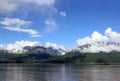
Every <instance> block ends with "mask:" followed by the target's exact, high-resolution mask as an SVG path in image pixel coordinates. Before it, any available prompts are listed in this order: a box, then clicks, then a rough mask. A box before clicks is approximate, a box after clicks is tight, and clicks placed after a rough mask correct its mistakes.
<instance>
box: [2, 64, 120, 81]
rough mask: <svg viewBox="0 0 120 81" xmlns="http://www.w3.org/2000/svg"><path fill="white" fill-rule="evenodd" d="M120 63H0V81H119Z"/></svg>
mask: <svg viewBox="0 0 120 81" xmlns="http://www.w3.org/2000/svg"><path fill="white" fill-rule="evenodd" d="M119 75H120V66H119V65H117V66H116V65H108V66H107V65H106V66H104V65H91V66H81V65H70V64H0V81H119V80H120V77H119Z"/></svg>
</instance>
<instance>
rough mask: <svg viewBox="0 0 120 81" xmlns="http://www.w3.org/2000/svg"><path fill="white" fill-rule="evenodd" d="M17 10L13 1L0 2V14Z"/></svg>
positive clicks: (1, 0)
mask: <svg viewBox="0 0 120 81" xmlns="http://www.w3.org/2000/svg"><path fill="white" fill-rule="evenodd" d="M16 8H17V4H16V2H15V1H14V0H0V12H6V11H7V12H12V11H15V10H16Z"/></svg>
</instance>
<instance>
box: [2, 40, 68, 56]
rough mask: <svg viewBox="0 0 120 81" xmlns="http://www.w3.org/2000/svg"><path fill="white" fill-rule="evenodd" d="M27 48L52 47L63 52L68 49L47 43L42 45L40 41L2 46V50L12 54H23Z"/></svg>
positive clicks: (17, 42)
mask: <svg viewBox="0 0 120 81" xmlns="http://www.w3.org/2000/svg"><path fill="white" fill-rule="evenodd" d="M25 46H33V47H35V46H43V47H46V48H49V47H52V48H53V49H56V50H59V49H62V50H65V51H66V48H65V47H64V46H61V45H57V44H55V43H51V42H46V43H45V44H42V43H40V42H38V41H34V42H32V41H24V40H22V41H16V42H15V43H11V44H6V45H3V44H0V49H2V50H8V51H9V52H12V53H22V52H24V51H25V50H24V49H23V48H24V47H25ZM62 54H63V53H62Z"/></svg>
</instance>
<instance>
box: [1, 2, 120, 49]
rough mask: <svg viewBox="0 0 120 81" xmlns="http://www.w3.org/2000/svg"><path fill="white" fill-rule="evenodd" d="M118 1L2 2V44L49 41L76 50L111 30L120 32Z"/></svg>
mask: <svg viewBox="0 0 120 81" xmlns="http://www.w3.org/2000/svg"><path fill="white" fill-rule="evenodd" d="M119 21H120V1H119V0H76V1H74V0H23V1H22V0H1V2H0V44H7V43H13V42H15V41H20V40H26V41H40V42H42V43H45V42H47V41H49V42H53V43H56V44H59V45H63V46H65V47H71V48H72V47H75V46H76V41H77V40H78V39H79V38H84V37H86V36H91V34H92V33H93V32H94V31H99V32H100V33H101V34H104V31H105V30H106V29H107V28H108V27H110V28H112V30H114V31H116V32H120V22H119Z"/></svg>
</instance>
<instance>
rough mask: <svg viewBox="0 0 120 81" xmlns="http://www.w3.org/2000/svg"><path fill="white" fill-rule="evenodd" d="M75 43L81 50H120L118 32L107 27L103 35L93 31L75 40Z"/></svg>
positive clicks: (95, 51) (94, 51)
mask: <svg viewBox="0 0 120 81" xmlns="http://www.w3.org/2000/svg"><path fill="white" fill-rule="evenodd" d="M77 45H78V47H79V49H80V51H81V52H92V53H97V52H111V51H118V52H120V33H117V32H115V31H113V30H112V28H107V29H106V30H105V32H104V35H102V34H101V33H99V32H98V31H94V32H93V33H92V35H91V36H86V37H84V38H82V39H78V40H77Z"/></svg>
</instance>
